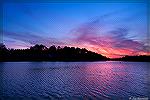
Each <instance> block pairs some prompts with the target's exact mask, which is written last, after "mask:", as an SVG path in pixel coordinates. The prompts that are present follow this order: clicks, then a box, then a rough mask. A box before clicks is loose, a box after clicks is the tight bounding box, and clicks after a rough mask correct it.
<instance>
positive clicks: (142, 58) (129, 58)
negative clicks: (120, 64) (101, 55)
mask: <svg viewBox="0 0 150 100" xmlns="http://www.w3.org/2000/svg"><path fill="white" fill-rule="evenodd" d="M111 60H114V61H137V62H140V61H141V62H150V56H145V55H139V56H125V57H122V58H116V59H111Z"/></svg>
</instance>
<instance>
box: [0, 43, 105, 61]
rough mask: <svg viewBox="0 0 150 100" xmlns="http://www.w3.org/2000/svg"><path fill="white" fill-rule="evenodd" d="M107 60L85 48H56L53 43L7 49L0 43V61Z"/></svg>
mask: <svg viewBox="0 0 150 100" xmlns="http://www.w3.org/2000/svg"><path fill="white" fill-rule="evenodd" d="M99 60H107V58H106V57H104V56H102V55H100V54H97V53H95V52H92V51H88V50H86V49H85V48H83V49H80V48H75V47H67V46H65V47H64V48H61V47H60V46H58V47H57V48H56V47H55V46H54V45H53V46H51V47H49V48H48V47H46V46H44V45H42V44H41V45H38V44H36V45H35V46H32V47H30V49H7V48H6V47H5V45H4V44H0V61H99Z"/></svg>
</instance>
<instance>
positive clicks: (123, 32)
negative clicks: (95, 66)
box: [2, 1, 150, 58]
mask: <svg viewBox="0 0 150 100" xmlns="http://www.w3.org/2000/svg"><path fill="white" fill-rule="evenodd" d="M2 33H3V42H4V44H5V45H6V46H7V47H8V48H29V47H30V46H32V45H35V44H44V45H46V46H48V47H49V46H51V45H56V46H62V47H63V46H74V47H81V48H86V49H88V50H91V51H94V52H97V53H99V54H102V55H104V56H107V57H111V58H114V57H122V56H124V55H150V44H149V43H148V41H149V40H150V38H149V36H148V4H147V2H146V1H143V2H111V3H109V2H99V3H95V2H93V3H85V2H84V3H80V2H75V3H67V2H64V3H46V2H32V3H28V2H24V3H23V2H21V3H17V2H15V3H10V2H8V3H4V4H3V28H2Z"/></svg>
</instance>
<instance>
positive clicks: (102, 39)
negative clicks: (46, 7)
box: [73, 19, 150, 58]
mask: <svg viewBox="0 0 150 100" xmlns="http://www.w3.org/2000/svg"><path fill="white" fill-rule="evenodd" d="M98 20H99V19H96V20H95V21H92V22H89V23H86V24H83V25H81V26H79V27H78V28H76V30H74V33H73V34H76V35H75V36H76V37H75V38H74V39H73V41H74V42H75V43H77V44H78V45H80V46H81V47H82V46H84V47H86V48H88V49H90V50H93V51H95V52H98V53H100V54H103V55H105V56H107V57H110V58H113V57H122V56H125V55H150V47H149V46H146V45H145V44H146V43H142V42H140V41H138V40H133V39H130V38H127V36H128V35H129V34H130V30H129V29H127V28H122V27H120V28H114V29H112V30H110V31H108V30H107V31H106V32H105V33H103V27H102V25H103V23H100V21H98Z"/></svg>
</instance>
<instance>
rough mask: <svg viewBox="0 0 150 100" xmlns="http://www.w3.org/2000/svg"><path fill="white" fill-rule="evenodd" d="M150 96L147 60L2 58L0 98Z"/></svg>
mask: <svg viewBox="0 0 150 100" xmlns="http://www.w3.org/2000/svg"><path fill="white" fill-rule="evenodd" d="M134 98H137V99H138V98H144V99H145V100H148V98H149V99H150V63H148V62H3V63H0V99H2V100H3V99H4V100H7V99H8V100H16V99H17V100H20V99H21V100H22V99H23V100H34V99H35V100H47V99H48V100H49V99H50V100H53V99H65V100H66V99H67V100H68V99H69V100H72V99H73V100H80V99H81V100H82V99H84V100H85V99H91V100H93V99H94V100H107V99H108V100H109V99H113V100H124V99H125V100H133V99H134Z"/></svg>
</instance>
